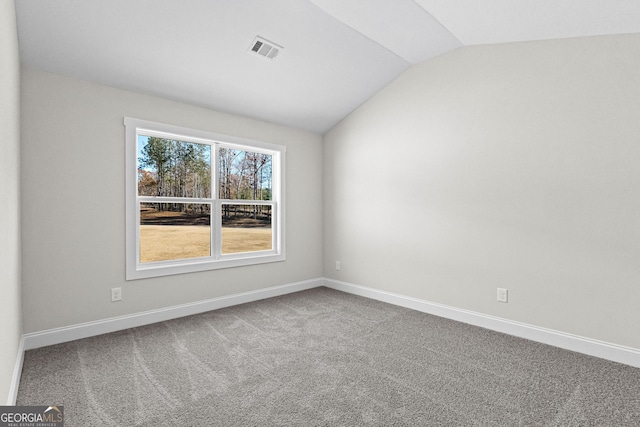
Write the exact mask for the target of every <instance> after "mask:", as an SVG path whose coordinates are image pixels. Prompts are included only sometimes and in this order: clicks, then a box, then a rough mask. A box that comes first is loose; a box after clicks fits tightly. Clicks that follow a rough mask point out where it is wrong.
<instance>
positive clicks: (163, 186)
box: [138, 135, 211, 198]
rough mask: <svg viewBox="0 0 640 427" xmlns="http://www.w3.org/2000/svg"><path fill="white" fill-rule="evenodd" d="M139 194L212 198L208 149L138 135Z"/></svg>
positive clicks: (209, 148)
mask: <svg viewBox="0 0 640 427" xmlns="http://www.w3.org/2000/svg"><path fill="white" fill-rule="evenodd" d="M138 195H140V196H164V197H195V198H204V197H211V146H210V145H207V144H196V143H194V142H184V141H174V140H171V139H165V138H158V137H155V136H145V135H138Z"/></svg>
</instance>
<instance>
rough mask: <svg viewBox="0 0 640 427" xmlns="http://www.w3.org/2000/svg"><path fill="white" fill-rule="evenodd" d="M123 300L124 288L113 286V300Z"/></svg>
mask: <svg viewBox="0 0 640 427" xmlns="http://www.w3.org/2000/svg"><path fill="white" fill-rule="evenodd" d="M115 301H122V288H111V302H115Z"/></svg>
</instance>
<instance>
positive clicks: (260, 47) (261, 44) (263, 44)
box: [249, 36, 283, 59]
mask: <svg viewBox="0 0 640 427" xmlns="http://www.w3.org/2000/svg"><path fill="white" fill-rule="evenodd" d="M282 49H283V47H282V46H278V45H277V44H275V43H273V42H270V41H269V40H265V39H263V38H262V37H260V36H256V38H255V39H253V43H251V47H249V52H250V53H253V54H256V55H258V56H261V57H262V58H266V59H274V58H275V57H276V56H278V54H279V53H280V51H281V50H282Z"/></svg>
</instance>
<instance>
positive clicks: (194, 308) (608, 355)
mask: <svg viewBox="0 0 640 427" xmlns="http://www.w3.org/2000/svg"><path fill="white" fill-rule="evenodd" d="M319 286H326V287H328V288H331V289H335V290H339V291H343V292H347V293H351V294H354V295H360V296H363V297H367V298H371V299H375V300H378V301H383V302H386V303H390V304H394V305H398V306H401V307H406V308H410V309H413V310H417V311H421V312H424V313H429V314H433V315H436V316H440V317H445V318H447V319H452V320H456V321H459V322H464V323H468V324H470V325H475V326H480V327H483V328H486V329H491V330H494V331H497V332H502V333H505V334H509V335H513V336H517V337H520V338H525V339H529V340H532V341H537V342H540V343H544V344H549V345H553V346H555V347H560V348H564V349H567V350H571V351H575V352H578V353H583V354H587V355H590V356H595V357H599V358H602V359H606V360H611V361H613V362H618V363H624V364H626V365H630V366H635V367H637V368H640V349H635V348H631V347H625V346H621V345H617V344H612V343H607V342H604V341H598V340H594V339H591V338H586V337H581V336H578V335H572V334H569V333H565V332H560V331H554V330H552V329H546V328H541V327H538V326H534V325H529V324H526V323H520V322H515V321H512V320H507V319H503V318H499V317H494V316H489V315H486V314H482V313H477V312H474V311H469V310H464V309H460V308H456V307H451V306H447V305H444V304H438V303H433V302H429V301H424V300H420V299H418V298H412V297H408V296H405V295H400V294H395V293H392V292H386V291H381V290H378V289H373V288H368V287H365V286H359V285H355V284H352V283H347V282H341V281H338V280H333V279H328V278H318V279H311V280H306V281H302V282H296V283H290V284H286V285H281V286H274V287H271V288H265V289H259V290H256V291H250V292H243V293H239V294H234V295H229V296H224V297H219V298H212V299H209V300H204V301H198V302H194V303H189V304H182V305H176V306H173V307H167V308H163V309H158V310H151V311H146V312H142V313H136V314H132V315H128V316H120V317H114V318H110V319H104V320H99V321H95V322H88V323H82V324H78V325H72V326H66V327H62V328H57V329H50V330H47V331H41V332H34V333H30V334H25V335H24V336H23V339H22V341H21V343H20V346H21V348H20V351H19V356H18V359H17V360H16V368H15V372H14V378H13V382H12V385H11V391H10V395H9V399H10V401H11V399H13V400H14V401H15V397H16V396H17V392H18V384H19V381H20V373H21V371H22V356H23V352H24V350H31V349H34V348H39V347H44V346H48V345H54V344H60V343H63V342H68V341H73V340H77V339H81V338H87V337H92V336H96V335H101V334H105V333H109V332H115V331H119V330H123V329H128V328H133V327H137V326H144V325H148V324H151V323H157V322H164V321H166V320H171V319H176V318H179V317H184V316H189V315H192V314H198V313H203V312H206V311H211V310H216V309H219V308H224V307H230V306H233V305H238V304H244V303H247V302H252V301H258V300H261V299H265V298H271V297H276V296H279V295H285V294H289V293H292V292H298V291H303V290H307V289H312V288H316V287H319Z"/></svg>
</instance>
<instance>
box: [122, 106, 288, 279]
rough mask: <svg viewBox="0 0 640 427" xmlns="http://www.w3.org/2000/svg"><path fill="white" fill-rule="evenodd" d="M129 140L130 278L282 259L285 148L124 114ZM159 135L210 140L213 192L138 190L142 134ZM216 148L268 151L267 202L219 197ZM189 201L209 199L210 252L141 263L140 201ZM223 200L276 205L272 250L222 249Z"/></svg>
mask: <svg viewBox="0 0 640 427" xmlns="http://www.w3.org/2000/svg"><path fill="white" fill-rule="evenodd" d="M124 126H125V143H126V150H125V152H126V159H125V168H126V173H125V175H126V177H125V183H126V191H125V193H126V227H125V228H126V280H136V279H144V278H149V277H159V276H168V275H173V274H184V273H191V272H196V271H206V270H215V269H220V268H230V267H241V266H247V265H254V264H264V263H270V262H278V261H284V260H285V259H286V256H285V227H284V224H285V203H284V199H285V194H284V188H285V154H286V147H285V146H282V145H277V144H271V143H268V142H264V141H257V140H250V139H245V138H239V137H235V136H229V135H221V134H216V133H211V132H206V131H202V130H195V129H189V128H185V127H180V126H173V125H168V124H163V123H156V122H152V121H148V120H140V119H135V118H131V117H125V118H124ZM140 133H141V134H143V135H146V136H159V137H163V138H170V139H174V140H179V141H185V142H194V143H204V144H208V145H211V147H212V151H211V175H212V176H211V191H212V194H211V197H210V198H203V199H198V198H173V197H152V196H139V195H138V134H140ZM216 147H226V148H234V149H239V150H244V151H249V152H259V153H264V154H270V155H271V156H272V157H271V161H272V187H273V188H272V198H271V200H269V201H256V200H240V199H230V200H226V199H224V200H223V199H220V198H218V194H217V193H218V150H217V149H216ZM161 202H179V203H182V202H191V203H211V221H210V226H211V227H210V228H211V255H210V256H207V257H201V258H189V259H180V260H171V261H158V262H145V263H141V262H140V203H161ZM223 204H234V205H242V204H245V205H256V204H265V205H271V206H272V218H271V227H272V249H271V250H265V251H256V252H242V253H233V254H222V253H221V247H222V236H221V230H222V217H221V206H222V205H223Z"/></svg>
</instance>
